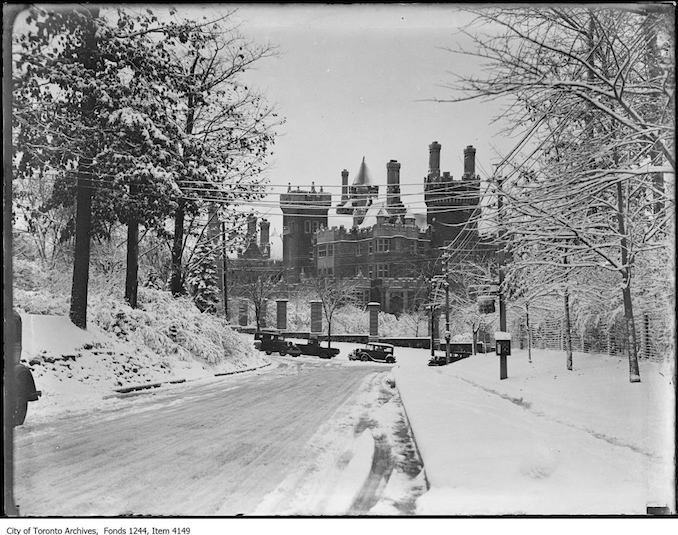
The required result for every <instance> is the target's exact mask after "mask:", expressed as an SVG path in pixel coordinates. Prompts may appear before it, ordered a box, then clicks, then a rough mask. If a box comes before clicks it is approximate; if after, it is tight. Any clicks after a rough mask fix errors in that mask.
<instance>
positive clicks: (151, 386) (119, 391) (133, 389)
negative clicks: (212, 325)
mask: <svg viewBox="0 0 678 535" xmlns="http://www.w3.org/2000/svg"><path fill="white" fill-rule="evenodd" d="M270 365H271V363H270V362H269V363H267V364H263V365H262V366H257V367H255V368H247V369H245V370H236V371H233V372H221V373H215V374H213V375H214V377H222V376H225V375H236V374H238V373H245V372H253V371H256V370H260V369H262V368H266V367H267V366H270ZM206 377H207V376H206ZM195 380H196V379H191V381H195ZM185 382H187V381H186V379H172V380H170V381H162V382H160V383H148V384H145V385H135V386H126V387H124V388H116V389H114V390H113V392H115V393H116V394H130V393H138V392H140V391H142V390H151V389H154V388H160V387H161V386H162V385H169V384H171V385H174V384H180V383H185ZM105 397H110V396H105Z"/></svg>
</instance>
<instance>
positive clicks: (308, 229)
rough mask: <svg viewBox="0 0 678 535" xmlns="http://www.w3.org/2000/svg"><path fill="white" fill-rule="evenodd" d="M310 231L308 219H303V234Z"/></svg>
mask: <svg viewBox="0 0 678 535" xmlns="http://www.w3.org/2000/svg"><path fill="white" fill-rule="evenodd" d="M310 233H311V222H310V221H304V234H310Z"/></svg>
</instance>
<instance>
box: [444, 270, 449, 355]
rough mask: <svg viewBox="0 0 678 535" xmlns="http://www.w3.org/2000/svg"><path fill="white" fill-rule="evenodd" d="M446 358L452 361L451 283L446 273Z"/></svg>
mask: <svg viewBox="0 0 678 535" xmlns="http://www.w3.org/2000/svg"><path fill="white" fill-rule="evenodd" d="M445 277H446V280H445V360H446V362H448V363H449V362H450V283H449V280H448V279H447V274H446V275H445Z"/></svg>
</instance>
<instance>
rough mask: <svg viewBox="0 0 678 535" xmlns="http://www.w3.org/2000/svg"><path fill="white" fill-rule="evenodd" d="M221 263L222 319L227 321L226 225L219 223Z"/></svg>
mask: <svg viewBox="0 0 678 535" xmlns="http://www.w3.org/2000/svg"><path fill="white" fill-rule="evenodd" d="M221 263H222V267H223V269H222V271H223V273H222V281H223V287H224V289H223V291H224V317H225V318H226V320H228V257H227V256H226V224H225V223H224V222H223V221H222V222H221Z"/></svg>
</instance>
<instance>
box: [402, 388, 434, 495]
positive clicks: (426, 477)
mask: <svg viewBox="0 0 678 535" xmlns="http://www.w3.org/2000/svg"><path fill="white" fill-rule="evenodd" d="M393 382H394V383H395V387H396V390H397V391H398V396H400V402H401V403H400V404H401V406H402V408H403V415H404V416H405V423H406V424H407V427H409V429H410V433H411V435H412V443H413V444H414V449H415V451H416V452H417V455H419V458H420V459H421V471H422V472H423V473H424V481H425V482H426V490H427V491H428V490H431V483H430V481H429V480H428V475H427V474H426V463H425V462H424V457H423V456H422V454H421V450H420V449H419V444H417V437H416V436H415V435H414V429H413V428H412V423H411V422H410V417H409V416H408V414H407V408H406V407H405V400H404V399H403V395H402V393H401V392H400V388H399V387H398V381H397V380H396V378H395V377H394V378H393Z"/></svg>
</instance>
